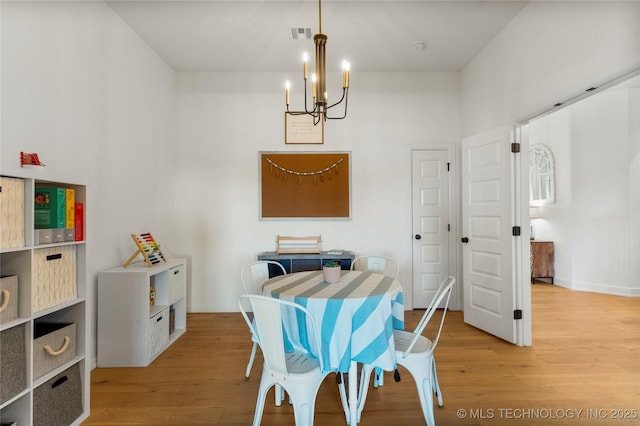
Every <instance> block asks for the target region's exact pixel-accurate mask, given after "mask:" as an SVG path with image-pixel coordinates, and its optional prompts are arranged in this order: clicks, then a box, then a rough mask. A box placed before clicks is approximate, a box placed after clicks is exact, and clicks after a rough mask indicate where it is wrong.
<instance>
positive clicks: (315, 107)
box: [285, 0, 349, 125]
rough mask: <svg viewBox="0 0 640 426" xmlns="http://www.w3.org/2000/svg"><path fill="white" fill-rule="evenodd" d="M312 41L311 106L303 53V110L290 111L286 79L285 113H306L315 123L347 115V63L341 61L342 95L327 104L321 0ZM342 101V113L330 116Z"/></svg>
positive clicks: (306, 61) (306, 65) (306, 57)
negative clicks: (313, 72)
mask: <svg viewBox="0 0 640 426" xmlns="http://www.w3.org/2000/svg"><path fill="white" fill-rule="evenodd" d="M313 42H314V44H315V46H316V62H315V66H316V72H315V74H313V75H312V76H311V106H309V105H308V103H307V80H308V78H309V68H308V61H309V57H308V55H307V54H306V53H304V54H303V71H302V73H303V78H304V111H290V110H289V101H290V91H291V83H290V82H289V81H287V83H286V89H285V100H286V104H287V114H291V115H304V114H308V115H311V116H312V117H313V124H314V125H317V124H318V123H319V122H320V121H321V120H322V121H326V120H327V119H330V120H332V119H343V118H345V117H346V116H347V100H348V97H349V63H348V62H347V61H343V62H342V97H341V98H340V100H339V101H338V102H336V103H334V104H331V105H329V99H328V95H327V70H326V62H325V54H326V46H327V36H326V34H323V33H322V0H318V34H316V35H314V36H313ZM343 101H344V113H343V114H342V116H334V117H330V116H329V115H328V111H329V109H331V108H333V107H335V106H336V105H340V104H341V103H342V102H343Z"/></svg>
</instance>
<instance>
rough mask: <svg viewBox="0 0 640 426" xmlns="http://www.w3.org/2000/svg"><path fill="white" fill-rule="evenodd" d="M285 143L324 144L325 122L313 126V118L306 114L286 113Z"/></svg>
mask: <svg viewBox="0 0 640 426" xmlns="http://www.w3.org/2000/svg"><path fill="white" fill-rule="evenodd" d="M284 143H286V144H322V143H324V121H323V120H320V122H319V123H318V124H313V116H311V115H309V114H305V113H302V112H301V113H297V112H294V113H293V114H290V113H288V112H285V113H284Z"/></svg>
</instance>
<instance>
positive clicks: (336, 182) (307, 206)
mask: <svg viewBox="0 0 640 426" xmlns="http://www.w3.org/2000/svg"><path fill="white" fill-rule="evenodd" d="M269 160H270V161H271V162H272V163H273V164H271V163H269ZM338 162H339V164H337V163H338ZM335 164H337V166H336V167H333V168H331V166H333V165H335ZM277 166H280V167H281V168H283V169H285V170H288V171H289V172H285V171H282V170H280V169H279V168H278V167H277ZM349 167H350V164H349V153H348V152H334V153H278V152H261V153H260V168H261V185H262V186H261V194H262V217H263V218H287V217H290V218H349V217H350V211H349V204H350V203H349V175H350V170H349ZM327 168H331V170H329V171H327V172H324V173H322V174H320V173H317V172H319V171H321V170H325V169H327ZM291 172H293V173H291ZM296 173H311V174H310V175H306V176H300V175H298V174H296Z"/></svg>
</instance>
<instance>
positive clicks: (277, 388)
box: [273, 385, 284, 407]
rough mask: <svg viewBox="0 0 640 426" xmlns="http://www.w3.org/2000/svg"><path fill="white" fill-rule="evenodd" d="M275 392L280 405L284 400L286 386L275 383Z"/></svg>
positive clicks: (277, 403) (277, 404) (277, 402)
mask: <svg viewBox="0 0 640 426" xmlns="http://www.w3.org/2000/svg"><path fill="white" fill-rule="evenodd" d="M273 393H274V394H275V396H276V402H275V403H276V407H279V406H280V404H282V401H283V400H284V388H283V387H282V386H280V385H275V386H274V388H273Z"/></svg>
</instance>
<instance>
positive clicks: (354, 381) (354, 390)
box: [348, 361, 358, 426]
mask: <svg viewBox="0 0 640 426" xmlns="http://www.w3.org/2000/svg"><path fill="white" fill-rule="evenodd" d="M348 388H349V425H350V426H356V425H357V424H358V419H357V416H358V363H357V362H356V361H351V365H350V366H349V386H348Z"/></svg>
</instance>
